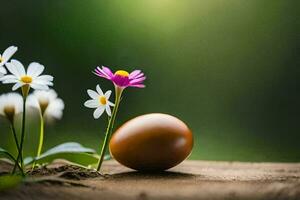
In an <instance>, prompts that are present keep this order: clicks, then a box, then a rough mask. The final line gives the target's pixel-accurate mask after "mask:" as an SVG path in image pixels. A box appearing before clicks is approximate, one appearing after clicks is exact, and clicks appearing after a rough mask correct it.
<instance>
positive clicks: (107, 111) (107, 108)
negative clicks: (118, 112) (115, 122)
mask: <svg viewBox="0 0 300 200" xmlns="http://www.w3.org/2000/svg"><path fill="white" fill-rule="evenodd" d="M105 110H106V113H107V115H108V116H111V110H110V107H109V105H106V106H105Z"/></svg>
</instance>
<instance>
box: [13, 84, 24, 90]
mask: <svg viewBox="0 0 300 200" xmlns="http://www.w3.org/2000/svg"><path fill="white" fill-rule="evenodd" d="M23 85H24V83H21V82H17V83H16V84H15V85H14V86H13V88H12V90H13V91H15V90H17V89H18V88H20V87H22V86H23Z"/></svg>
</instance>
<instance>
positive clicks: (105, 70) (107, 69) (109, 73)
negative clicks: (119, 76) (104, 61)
mask: <svg viewBox="0 0 300 200" xmlns="http://www.w3.org/2000/svg"><path fill="white" fill-rule="evenodd" d="M102 70H103V72H105V74H107V75H108V76H109V77H113V76H114V73H112V71H111V70H110V69H109V68H108V67H105V66H102Z"/></svg>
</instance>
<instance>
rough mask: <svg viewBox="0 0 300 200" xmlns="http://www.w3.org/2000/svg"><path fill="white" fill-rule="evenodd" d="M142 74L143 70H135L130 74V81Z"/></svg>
mask: <svg viewBox="0 0 300 200" xmlns="http://www.w3.org/2000/svg"><path fill="white" fill-rule="evenodd" d="M140 73H141V70H134V71H133V72H131V73H130V74H129V79H133V78H135V77H136V76H137V75H139V74H140Z"/></svg>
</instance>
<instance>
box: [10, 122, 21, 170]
mask: <svg viewBox="0 0 300 200" xmlns="http://www.w3.org/2000/svg"><path fill="white" fill-rule="evenodd" d="M10 128H11V132H12V133H13V135H14V140H15V143H16V147H17V150H18V155H19V153H20V146H19V141H18V137H17V134H16V129H15V126H14V122H13V121H12V122H11V124H10ZM18 165H19V163H18V162H15V165H14V168H13V173H15V171H16V169H17V167H18Z"/></svg>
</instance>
